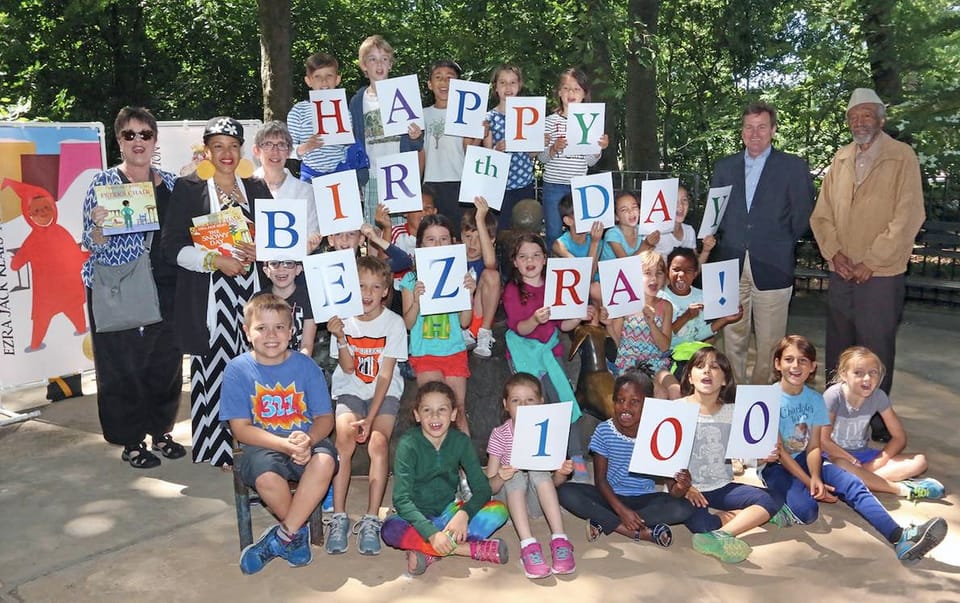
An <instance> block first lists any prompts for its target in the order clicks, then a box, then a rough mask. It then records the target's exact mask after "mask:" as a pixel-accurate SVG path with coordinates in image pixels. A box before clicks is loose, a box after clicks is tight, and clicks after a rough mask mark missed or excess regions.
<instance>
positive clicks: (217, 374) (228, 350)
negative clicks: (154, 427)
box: [190, 205, 257, 467]
mask: <svg viewBox="0 0 960 603" xmlns="http://www.w3.org/2000/svg"><path fill="white" fill-rule="evenodd" d="M241 207H242V208H243V214H244V216H246V217H247V219H252V218H253V216H252V215H250V212H249V208H248V207H247V206H244V205H241ZM256 282H257V277H256V270H254V269H253V268H251V269H250V270H249V271H247V272H246V273H244V274H240V275H238V276H235V277H229V276H226V275H224V274H223V273H222V272H219V271H217V272H214V273H213V274H212V275H211V278H210V289H211V291H212V293H213V300H214V302H215V303H216V312H217V315H216V316H217V318H216V327H215V328H214V330H213V331H212V332H211V333H210V351H209V352H207V353H206V354H204V355H202V356H192V357H191V358H190V422H191V425H192V427H193V462H195V463H201V462H207V461H209V462H210V464H211V465H214V466H217V467H220V466H223V465H232V464H233V447H232V446H233V438H232V437H231V435H230V433H229V432H228V431H227V430H226V429H225V428H224V427H223V426H221V424H220V388H221V386H222V384H223V371H224V369H225V368H226V366H227V362H229V361H230V359H231V358H233V357H235V356H239V355H240V354H242V353H244V352H246V351H247V350H248V346H247V340H246V336H245V335H244V334H243V306H244V304H246V303H247V301H248V300H249V299H250V298H251V297H253V294H254V293H255V292H256V291H255V289H256Z"/></svg>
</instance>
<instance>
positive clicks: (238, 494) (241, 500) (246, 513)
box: [233, 469, 253, 550]
mask: <svg viewBox="0 0 960 603" xmlns="http://www.w3.org/2000/svg"><path fill="white" fill-rule="evenodd" d="M233 498H234V505H235V506H236V508H237V532H238V534H239V536H240V550H243V549H244V548H246V547H248V546H249V545H251V544H253V521H252V519H251V518H250V489H249V488H247V486H246V484H244V483H243V481H242V480H241V479H240V475H239V474H238V473H237V471H236V469H234V471H233Z"/></svg>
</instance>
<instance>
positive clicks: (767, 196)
mask: <svg viewBox="0 0 960 603" xmlns="http://www.w3.org/2000/svg"><path fill="white" fill-rule="evenodd" d="M743 165H744V161H743V151H740V152H739V153H737V154H735V155H730V156H728V157H724V158H723V159H721V160H720V161H718V162H717V164H716V165H715V166H714V169H713V177H712V178H711V180H710V186H727V185H731V186H733V188H732V189H731V191H730V200H729V201H728V205H727V210H726V212H725V213H724V214H723V220H721V221H720V228H719V230H718V231H717V246H716V247H714V248H713V252H712V253H711V257H710V259H711V260H712V261H719V260H728V259H731V258H737V259H739V260H740V270H741V271H742V270H743V258H744V255H745V253H746V252H747V251H749V252H750V271H751V273H752V274H753V282H754V283H755V284H756V286H757V288H758V289H761V290H764V291H766V290H770V289H785V288H786V287H789V286H791V285H793V272H794V267H795V259H794V246H795V244H796V242H797V239H799V238H800V237H801V236H802V235H803V234H804V233H805V232H806V231H807V229H808V228H809V223H810V214H811V212H813V203H814V198H815V194H816V192H815V190H814V188H813V179H812V178H811V177H810V169H809V167H807V162H806V161H804V160H803V159H801V158H800V157H797V156H796V155H791V154H789V153H784V152H783V151H778V150H777V149H771V151H770V156H769V157H767V161H766V163H765V164H764V166H763V172H761V174H760V181H759V182H758V183H757V190H756V192H755V193H754V195H753V203H752V204H751V206H750V211H749V212H747V199H746V187H745V184H744V175H743Z"/></svg>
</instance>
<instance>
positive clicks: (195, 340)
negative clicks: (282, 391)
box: [83, 88, 925, 468]
mask: <svg viewBox="0 0 960 603" xmlns="http://www.w3.org/2000/svg"><path fill="white" fill-rule="evenodd" d="M884 120H885V107H884V104H883V102H882V101H881V99H880V98H879V97H878V96H877V94H876V93H875V92H874V91H873V90H869V89H864V88H858V89H857V90H855V91H854V93H853V95H852V97H851V98H850V102H849V104H848V107H847V123H848V126H849V128H850V132H851V134H852V136H853V142H851V143H850V144H849V145H847V146H844V147H843V148H841V149H840V150H839V151H838V152H837V154H836V156H835V157H834V159H833V162H832V163H831V165H830V168H829V170H828V171H827V172H826V175H825V177H824V179H823V184H822V186H821V190H820V196H819V199H817V200H816V203H814V197H815V189H814V186H813V180H812V178H811V175H810V170H809V168H808V166H807V163H806V162H805V161H804V160H803V159H801V158H800V157H798V156H796V155H792V154H790V153H785V152H783V151H780V150H778V149H775V148H773V144H772V143H773V139H774V136H775V134H776V129H777V112H776V109H775V108H774V107H772V106H771V105H769V104H766V103H752V104H750V105H748V106H747V107H746V108H745V109H744V112H743V116H742V129H741V137H742V140H743V144H744V150H743V152H740V153H737V154H734V155H731V156H729V157H725V158H723V159H721V160H720V161H719V162H717V165H716V167H715V169H714V173H713V178H712V182H711V185H712V186H725V185H731V186H732V190H731V194H730V199H729V201H728V206H727V210H726V213H725V215H724V217H723V221H722V222H721V225H720V230H719V232H718V236H717V240H718V242H717V245H716V247H715V249H714V251H713V256H712V258H713V259H715V260H723V259H731V258H737V259H738V260H739V262H740V269H741V271H740V274H741V278H740V298H741V302H742V304H743V310H744V311H743V318H742V319H741V320H739V321H738V322H736V323H733V324H731V325H729V326H728V327H726V329H725V332H724V337H723V345H724V348H725V350H724V351H725V352H726V354H727V356H728V357H729V358H730V359H731V361H732V362H733V366H734V370H735V373H736V377H737V379H738V381H739V382H741V383H769V382H770V378H771V365H770V356H771V352H772V350H773V347H774V345H775V344H776V342H777V341H779V340H780V338H781V337H782V336H783V335H784V334H785V333H786V325H787V315H788V309H789V303H790V298H791V296H792V292H793V280H794V276H793V275H794V269H795V257H794V246H795V242H796V241H797V239H798V238H800V237H801V236H802V235H803V234H804V232H805V231H806V230H807V228H808V227H812V229H813V233H814V236H815V237H816V239H817V242H818V244H819V246H820V250H821V253H822V254H823V256H824V258H825V259H826V260H827V261H828V264H829V267H830V286H829V293H828V315H827V328H826V340H827V351H826V355H827V356H826V366H827V367H828V370H830V367H835V366H836V364H837V359H838V357H839V355H840V352H841V351H843V350H844V349H845V348H847V347H848V346H851V345H864V346H867V347H868V348H870V349H871V350H873V351H874V352H876V353H877V355H878V356H879V357H880V358H881V360H882V361H883V362H884V364H885V365H886V367H887V371H886V376H885V377H884V380H883V382H882V384H881V388H882V389H883V390H884V391H885V392H887V393H889V392H890V387H891V385H892V380H893V366H894V355H895V349H896V347H895V344H896V332H897V327H898V325H899V323H900V319H901V314H902V311H903V303H904V294H905V289H904V274H905V272H906V268H907V263H908V261H909V258H910V253H911V250H912V247H913V241H914V238H915V236H916V234H917V232H918V230H919V228H920V226H921V225H922V223H923V220H924V217H925V213H924V204H923V195H922V189H921V183H920V169H919V163H918V161H917V157H916V154H915V153H914V152H913V150H912V149H911V148H910V147H909V146H908V145H906V144H904V143H901V142H898V141H896V140H894V139H893V138H891V137H890V136H889V135H887V134H886V133H884V132H883V129H882V128H883V125H884ZM281 130H282V131H281ZM157 133H158V129H157V122H156V119H155V118H154V117H153V115H151V114H150V112H149V111H147V110H146V109H143V108H136V107H126V108H124V109H122V110H121V111H120V113H119V114H118V115H117V118H116V120H115V122H114V135H115V136H116V139H117V143H118V145H119V147H120V154H121V163H120V164H119V165H117V166H115V167H112V168H110V169H107V170H104V171H102V172H100V173H98V174H97V175H96V176H95V177H94V179H93V182H92V183H91V186H90V189H89V191H88V193H87V196H86V198H85V200H84V208H83V210H84V214H83V226H84V231H83V243H84V245H85V246H86V247H87V248H88V249H89V250H90V251H91V255H90V258H89V260H88V261H87V262H86V264H85V265H84V267H83V279H84V283H85V284H86V286H87V288H88V290H87V300H88V312H89V315H90V321H91V325H92V332H93V348H94V365H95V368H96V371H97V382H98V395H97V403H98V409H99V416H100V422H101V427H102V429H103V436H104V438H105V439H106V440H107V441H108V442H111V443H113V444H118V445H121V446H123V452H122V454H121V457H122V459H123V460H124V461H126V462H128V463H129V464H130V465H131V466H133V467H136V468H150V467H155V466H156V465H158V464H160V462H161V461H160V458H159V457H158V456H157V455H156V454H154V452H159V453H160V454H161V455H162V456H164V457H166V458H179V457H182V456H184V455H185V453H186V450H185V448H184V447H183V446H182V445H181V444H179V443H178V442H176V441H175V440H174V439H173V438H172V437H171V436H170V431H171V430H172V429H173V425H174V422H175V420H176V414H177V410H178V407H179V400H180V391H181V384H182V379H183V375H182V355H183V354H189V355H191V369H190V373H191V416H192V419H193V420H192V428H193V459H194V461H197V462H200V461H210V462H211V463H212V464H214V465H223V464H225V463H229V462H230V458H231V441H230V437H229V434H227V433H226V431H225V430H223V429H222V427H221V426H220V422H219V417H218V414H217V407H218V405H219V396H220V386H221V378H222V374H223V368H224V366H225V365H226V363H227V361H229V360H230V358H232V357H233V356H236V355H237V354H240V353H241V352H242V351H243V350H244V349H245V347H246V344H245V341H244V336H243V331H242V325H241V317H242V307H243V305H244V303H245V302H246V301H247V300H249V299H250V297H252V295H253V294H254V293H255V291H256V290H257V289H258V281H259V280H260V279H263V278H264V276H263V275H262V274H261V273H260V269H259V268H258V267H257V262H256V261H255V260H256V250H255V246H254V245H252V244H244V243H240V244H238V245H237V246H236V247H237V251H236V252H235V253H234V254H233V255H220V254H217V253H214V254H210V253H206V252H203V251H201V250H199V249H197V248H195V247H194V245H193V241H192V238H191V236H190V226H192V219H193V218H194V217H196V216H201V215H205V214H209V213H211V212H217V211H220V210H222V209H226V208H228V207H239V208H240V209H241V211H242V212H243V214H244V216H246V217H247V218H248V219H250V220H253V217H254V203H255V199H257V198H258V197H259V198H268V197H271V196H272V195H271V193H272V192H273V193H280V191H281V190H282V189H283V187H290V186H301V187H302V183H299V181H297V180H296V179H295V178H294V177H293V176H292V175H291V174H290V173H289V172H288V171H286V170H285V168H284V167H283V164H284V161H285V159H286V156H287V155H288V153H289V150H290V148H291V143H292V141H291V140H290V137H289V133H286V130H285V129H282V128H281V129H279V130H277V131H273V130H270V131H268V132H264V133H262V134H258V139H257V143H258V144H257V145H256V147H257V148H256V151H257V153H256V154H257V156H258V157H259V158H260V160H261V163H262V168H261V169H262V171H261V172H260V174H259V175H260V176H261V178H253V177H251V178H241V177H240V176H239V175H238V173H237V171H238V167H239V166H240V165H241V158H242V147H243V144H244V132H243V126H242V125H241V124H240V123H239V122H237V121H236V120H234V119H232V118H229V117H219V118H214V119H212V120H210V121H209V122H208V123H207V126H206V127H205V129H204V134H203V142H204V156H205V162H204V165H203V166H201V169H200V170H199V171H200V172H203V171H206V172H207V173H206V174H203V175H204V176H207V177H206V178H201V177H200V176H199V175H198V173H197V172H193V173H191V174H189V175H187V176H184V177H181V178H176V177H175V176H174V175H173V174H171V173H168V172H165V171H163V170H159V169H156V168H154V167H153V166H152V165H151V160H152V157H153V155H154V151H155V147H156V144H157ZM263 137H266V138H269V140H261V138H263ZM129 182H151V183H152V184H153V187H154V192H155V195H156V201H157V210H158V214H159V219H160V223H161V236H160V237H159V238H160V240H159V241H158V240H157V237H156V236H153V235H151V234H145V233H124V234H118V235H111V236H105V235H104V234H103V231H102V226H103V222H104V220H105V219H106V217H107V210H106V209H105V208H103V207H99V206H98V205H97V203H96V196H95V194H94V190H93V187H94V186H97V185H101V184H120V183H129ZM313 219H314V220H315V217H314V218H313ZM142 254H149V256H150V259H151V263H152V266H153V277H154V280H155V282H156V285H157V291H158V297H159V300H160V308H161V313H162V316H163V320H162V321H161V322H159V323H155V324H152V325H147V326H145V327H142V328H135V329H129V330H125V331H114V332H106V333H104V332H98V331H97V329H96V324H95V322H94V319H93V314H94V308H93V303H92V299H91V295H90V289H89V288H90V287H91V286H92V285H93V274H94V272H95V271H96V270H97V267H98V266H116V265H119V264H123V263H126V262H129V261H131V260H135V259H136V258H138V257H140V256H141V255H142ZM751 334H752V335H753V337H754V339H755V349H756V350H757V354H756V362H755V364H754V368H753V371H752V374H751V375H750V378H749V379H748V378H747V375H746V364H747V363H746V358H747V349H748V346H749V342H750V338H751ZM879 427H881V426H876V427H875V436H877V435H882V434H878V433H876V431H878V428H879ZM148 435H149V436H151V439H152V442H151V444H152V446H151V448H152V450H151V449H148V448H147V446H146V438H147V436H148Z"/></svg>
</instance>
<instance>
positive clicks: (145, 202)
mask: <svg viewBox="0 0 960 603" xmlns="http://www.w3.org/2000/svg"><path fill="white" fill-rule="evenodd" d="M93 194H94V195H95V196H96V198H97V205H100V206H102V207H106V208H107V210H108V211H109V212H110V214H109V215H108V216H107V219H106V220H105V221H104V222H103V234H105V235H116V234H123V233H131V232H146V231H148V230H160V215H159V214H158V213H157V200H156V197H154V195H153V183H152V182H130V183H128V184H103V185H100V186H95V187H93Z"/></svg>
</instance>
